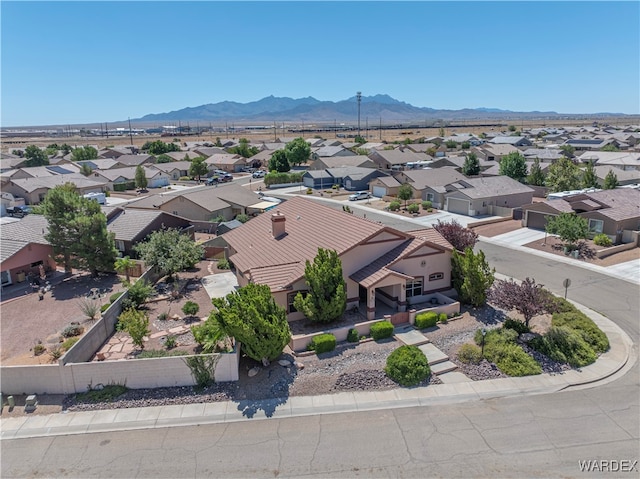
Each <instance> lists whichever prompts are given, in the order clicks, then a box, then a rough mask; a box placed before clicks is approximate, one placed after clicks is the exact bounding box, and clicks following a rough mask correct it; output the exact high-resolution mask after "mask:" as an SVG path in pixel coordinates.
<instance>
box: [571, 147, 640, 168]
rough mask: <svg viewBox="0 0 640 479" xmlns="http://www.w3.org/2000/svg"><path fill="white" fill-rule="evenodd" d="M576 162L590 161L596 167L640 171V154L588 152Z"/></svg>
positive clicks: (628, 152)
mask: <svg viewBox="0 0 640 479" xmlns="http://www.w3.org/2000/svg"><path fill="white" fill-rule="evenodd" d="M577 160H578V161H580V162H582V163H589V162H590V161H592V162H593V163H594V164H595V165H596V166H610V167H614V168H617V169H620V170H627V171H628V170H637V171H640V152H630V151H590V152H588V153H583V154H581V155H580V156H579V157H578V158H577ZM614 171H615V170H614Z"/></svg>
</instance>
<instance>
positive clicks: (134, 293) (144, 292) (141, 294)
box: [123, 279, 153, 309]
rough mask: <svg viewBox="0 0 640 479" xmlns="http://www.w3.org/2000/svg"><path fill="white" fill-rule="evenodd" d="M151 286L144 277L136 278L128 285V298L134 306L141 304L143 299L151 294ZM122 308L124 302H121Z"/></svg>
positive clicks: (143, 301)
mask: <svg viewBox="0 0 640 479" xmlns="http://www.w3.org/2000/svg"><path fill="white" fill-rule="evenodd" d="M152 292H153V287H152V286H151V285H150V284H149V283H148V282H147V281H145V280H144V279H141V280H138V281H136V282H135V283H133V284H132V285H131V286H129V297H128V298H127V299H129V300H130V301H131V302H132V303H133V304H134V305H135V307H136V308H138V307H140V306H142V305H143V304H144V303H145V301H146V300H147V299H148V298H149V296H151V293H152ZM123 309H124V304H123Z"/></svg>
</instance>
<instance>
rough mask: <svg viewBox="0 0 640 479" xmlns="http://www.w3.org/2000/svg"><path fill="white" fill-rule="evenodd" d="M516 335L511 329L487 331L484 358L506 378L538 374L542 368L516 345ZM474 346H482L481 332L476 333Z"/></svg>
mask: <svg viewBox="0 0 640 479" xmlns="http://www.w3.org/2000/svg"><path fill="white" fill-rule="evenodd" d="M517 338H518V333H517V332H516V331H514V330H513V329H509V328H501V329H491V330H489V331H487V335H486V337H485V343H484V357H485V358H487V359H488V360H489V361H491V362H493V363H495V365H496V366H498V369H500V371H502V372H503V373H505V374H506V375H508V376H531V375H534V374H540V373H541V372H542V368H541V367H540V365H539V364H538V363H537V362H536V360H535V359H533V358H532V357H531V356H529V355H528V354H527V353H526V352H525V351H524V349H522V347H520V346H519V345H517V344H516V339H517ZM474 339H475V341H476V344H478V345H481V344H482V332H481V331H480V330H478V331H476V334H475V337H474Z"/></svg>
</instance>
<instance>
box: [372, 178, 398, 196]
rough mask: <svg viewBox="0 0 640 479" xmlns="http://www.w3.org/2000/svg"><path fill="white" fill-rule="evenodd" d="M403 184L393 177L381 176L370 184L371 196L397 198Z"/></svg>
mask: <svg viewBox="0 0 640 479" xmlns="http://www.w3.org/2000/svg"><path fill="white" fill-rule="evenodd" d="M400 185H401V183H400V182H399V181H398V180H396V179H395V178H394V177H393V176H381V177H380V178H376V179H374V180H372V181H371V183H369V188H370V191H371V194H372V195H373V196H375V197H377V198H382V197H383V196H396V195H397V194H398V188H400Z"/></svg>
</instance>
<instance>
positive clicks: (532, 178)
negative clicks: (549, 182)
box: [527, 158, 545, 186]
mask: <svg viewBox="0 0 640 479" xmlns="http://www.w3.org/2000/svg"><path fill="white" fill-rule="evenodd" d="M544 179H545V174H544V172H543V171H542V168H541V167H540V158H536V159H535V160H533V165H531V170H530V171H529V176H527V183H529V184H530V185H533V186H544Z"/></svg>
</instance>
